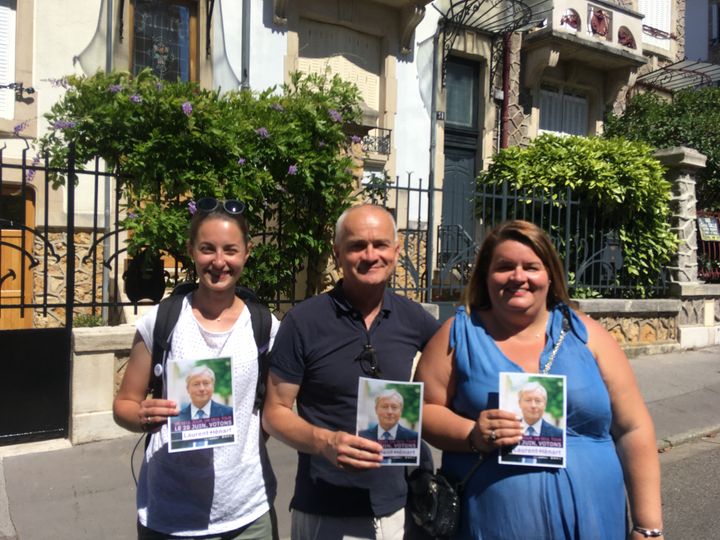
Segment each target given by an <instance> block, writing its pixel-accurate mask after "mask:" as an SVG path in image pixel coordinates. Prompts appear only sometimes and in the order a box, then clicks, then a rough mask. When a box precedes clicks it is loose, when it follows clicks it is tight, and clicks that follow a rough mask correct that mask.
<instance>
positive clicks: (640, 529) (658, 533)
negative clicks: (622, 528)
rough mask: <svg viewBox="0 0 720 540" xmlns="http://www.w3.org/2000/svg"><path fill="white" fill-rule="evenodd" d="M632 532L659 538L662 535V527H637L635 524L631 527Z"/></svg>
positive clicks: (646, 536)
mask: <svg viewBox="0 0 720 540" xmlns="http://www.w3.org/2000/svg"><path fill="white" fill-rule="evenodd" d="M633 532H636V533H638V534H642V535H643V536H644V537H645V538H659V537H661V536H663V531H662V529H646V528H645V527H639V526H637V525H635V526H634V527H633Z"/></svg>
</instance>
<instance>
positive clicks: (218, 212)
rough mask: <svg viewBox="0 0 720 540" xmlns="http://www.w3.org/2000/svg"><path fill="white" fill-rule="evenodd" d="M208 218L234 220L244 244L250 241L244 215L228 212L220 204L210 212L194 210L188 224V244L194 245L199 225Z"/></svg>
mask: <svg viewBox="0 0 720 540" xmlns="http://www.w3.org/2000/svg"><path fill="white" fill-rule="evenodd" d="M208 219H222V220H225V221H234V222H235V223H236V224H237V226H238V227H239V228H240V232H241V233H242V235H243V239H244V240H245V245H247V244H248V243H249V242H250V229H249V227H248V223H247V220H246V219H245V216H243V215H242V214H228V213H227V212H226V211H225V210H224V209H223V207H222V205H219V206H218V207H217V208H216V209H215V210H213V211H212V212H202V211H200V210H198V211H196V212H195V214H194V215H193V217H192V219H191V220H190V226H189V228H188V244H189V245H190V246H193V245H195V240H196V239H197V235H198V231H199V230H200V225H202V224H203V222H204V221H206V220H208Z"/></svg>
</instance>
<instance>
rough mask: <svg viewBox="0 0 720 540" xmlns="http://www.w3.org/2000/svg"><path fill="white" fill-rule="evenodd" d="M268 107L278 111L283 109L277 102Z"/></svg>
mask: <svg viewBox="0 0 720 540" xmlns="http://www.w3.org/2000/svg"><path fill="white" fill-rule="evenodd" d="M270 108H271V109H275V110H276V111H278V112H283V111H284V110H285V107H283V106H282V105H280V104H279V103H273V104H272V105H270Z"/></svg>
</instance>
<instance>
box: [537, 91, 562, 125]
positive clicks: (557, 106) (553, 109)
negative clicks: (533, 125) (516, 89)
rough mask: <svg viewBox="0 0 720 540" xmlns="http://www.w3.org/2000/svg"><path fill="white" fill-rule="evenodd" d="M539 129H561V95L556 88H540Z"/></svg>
mask: <svg viewBox="0 0 720 540" xmlns="http://www.w3.org/2000/svg"><path fill="white" fill-rule="evenodd" d="M540 129H541V130H542V131H554V132H561V131H562V95H561V94H560V92H558V91H557V90H550V89H546V88H542V89H541V90H540Z"/></svg>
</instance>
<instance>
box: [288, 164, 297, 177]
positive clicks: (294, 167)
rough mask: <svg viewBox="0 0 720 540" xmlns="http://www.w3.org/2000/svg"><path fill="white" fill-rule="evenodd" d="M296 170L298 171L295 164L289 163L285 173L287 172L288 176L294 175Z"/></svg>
mask: <svg viewBox="0 0 720 540" xmlns="http://www.w3.org/2000/svg"><path fill="white" fill-rule="evenodd" d="M297 171H298V168H297V165H290V166H289V167H288V172H287V173H288V174H289V175H290V176H295V175H296V174H297Z"/></svg>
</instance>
